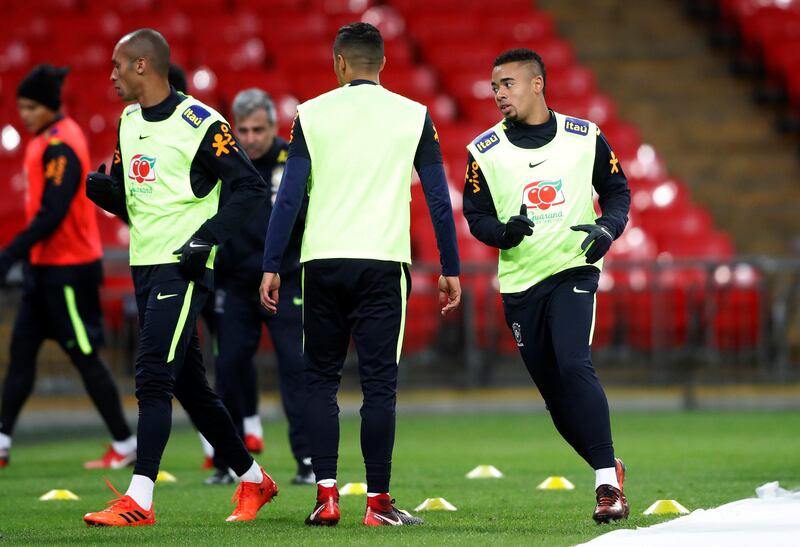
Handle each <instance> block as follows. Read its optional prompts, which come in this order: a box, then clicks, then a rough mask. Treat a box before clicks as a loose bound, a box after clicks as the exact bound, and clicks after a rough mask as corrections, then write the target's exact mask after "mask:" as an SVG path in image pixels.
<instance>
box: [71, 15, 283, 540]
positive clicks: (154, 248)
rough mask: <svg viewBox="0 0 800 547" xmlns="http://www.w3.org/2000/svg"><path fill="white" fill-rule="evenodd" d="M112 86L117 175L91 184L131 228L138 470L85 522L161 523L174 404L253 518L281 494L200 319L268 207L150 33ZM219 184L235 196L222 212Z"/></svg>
mask: <svg viewBox="0 0 800 547" xmlns="http://www.w3.org/2000/svg"><path fill="white" fill-rule="evenodd" d="M112 64H113V69H112V71H111V81H112V82H113V83H114V87H115V88H116V90H117V94H118V95H119V96H120V98H122V100H123V101H126V102H133V101H135V103H136V104H132V105H129V106H128V107H126V108H125V110H124V111H123V113H122V116H121V118H120V123H119V141H118V145H117V148H116V150H115V154H114V161H113V164H112V168H111V172H110V174H105V172H104V171H105V168H104V166H101V168H100V170H99V172H94V173H90V174H89V176H88V178H87V192H88V195H89V197H90V198H91V199H92V200H93V201H95V203H97V204H98V205H100V206H101V207H103V208H104V209H106V210H107V211H110V212H112V213H115V214H119V215H123V216H124V215H127V217H128V219H129V222H130V229H131V242H130V263H131V271H132V274H133V280H134V288H135V291H136V301H137V305H138V308H139V327H140V337H139V348H138V352H137V357H136V397H137V399H138V401H139V429H138V433H137V439H138V444H139V450H138V460H137V462H136V466H135V467H134V471H133V477H132V479H131V483H130V486H129V487H128V490H127V493H126V494H125V495H124V496H120V497H119V499H117V500H115V501H114V503H112V504H111V506H109V507H108V508H106V509H105V510H103V511H99V512H96V513H87V514H86V515H85V516H84V521H85V522H86V523H87V524H89V525H99V526H131V525H134V526H138V525H150V524H154V523H155V516H154V513H153V486H154V482H155V479H156V475H157V474H158V467H159V464H160V461H161V455H162V453H163V451H164V447H165V446H166V444H167V440H168V438H169V433H170V428H171V424H172V397H173V396H175V398H177V399H178V401H180V403H181V404H182V405H183V407H184V409H186V411H187V413H188V414H189V416H190V417H191V419H192V422H193V423H194V424H195V425H196V426H197V427H198V428H199V430H200V432H201V433H202V434H203V436H205V438H207V439H208V440H209V442H211V444H212V445H213V446H214V449H215V450H216V451H217V453H219V454H220V455H221V456H222V457H223V458H225V461H226V462H228V465H229V466H230V467H231V468H232V469H233V470H234V472H235V473H236V474H237V476H238V477H239V479H240V481H241V482H240V484H239V486H238V488H237V491H236V493H235V495H234V500H235V502H236V507H235V509H234V511H233V513H232V514H231V515H230V516H229V517H228V519H227V520H228V521H241V520H252V519H255V517H256V513H257V511H258V510H259V509H260V508H261V506H263V505H264V504H265V503H267V502H268V501H270V500H271V499H272V498H273V497H274V496H275V495H276V494H277V492H278V487H277V485H276V484H275V482H274V481H273V480H272V478H271V477H270V476H269V475H267V474H266V473H265V472H264V470H263V469H262V468H261V467H259V465H258V464H257V463H256V462H255V461H254V460H253V458H252V457H251V456H250V454H249V453H248V452H247V450H246V449H245V447H244V444H243V443H242V440H241V438H240V436H239V435H238V433H237V431H236V428H235V427H234V425H233V422H232V421H231V417H230V415H229V414H228V412H227V410H225V406H224V405H223V404H222V401H221V400H220V398H219V397H218V396H217V395H216V393H214V391H213V390H212V389H211V387H210V386H209V385H208V381H207V380H206V375H205V369H204V368H203V362H202V354H201V352H200V347H199V343H198V338H197V315H198V313H199V310H200V309H201V308H202V307H203V304H204V303H205V301H206V299H207V298H208V295H209V292H210V291H211V288H212V286H213V270H212V269H211V266H212V265H213V263H214V254H215V249H216V245H217V244H219V243H221V242H223V241H224V240H226V239H227V238H228V237H229V236H230V235H231V234H232V233H234V232H235V231H236V230H237V229H238V226H239V224H240V222H241V220H242V219H244V218H247V216H248V215H249V214H250V213H251V212H252V211H253V210H255V209H256V208H258V207H259V206H261V205H262V204H263V201H264V197H265V195H266V185H265V183H264V181H263V179H262V178H261V176H260V175H259V174H258V172H257V171H256V170H255V168H254V167H253V165H252V163H250V160H249V159H247V156H246V155H245V154H244V152H243V151H242V149H241V147H240V146H239V143H238V141H237V140H236V138H235V136H234V135H233V132H232V131H231V128H230V126H229V125H228V123H227V122H226V121H225V120H224V119H223V118H222V116H220V115H219V114H218V113H217V112H216V111H214V110H213V109H211V108H210V107H208V106H206V105H204V104H202V103H200V102H199V101H197V100H195V99H193V98H191V97H188V96H186V95H181V94H178V93H177V92H176V91H175V90H174V89H173V88H171V87H170V85H169V83H168V81H167V71H168V68H169V45H168V44H167V42H166V40H165V39H164V37H163V36H162V35H161V34H159V33H158V32H156V31H154V30H152V29H139V30H136V31H134V32H132V33H130V34H127V35H125V36H124V37H123V38H122V39H121V40H120V41H119V42H118V43H117V45H116V46H115V48H114V52H113V56H112ZM220 185H222V186H227V187H229V188H230V191H231V197H230V199H229V200H228V201H227V203H226V204H225V205H224V206H223V207H220V206H219V193H220Z"/></svg>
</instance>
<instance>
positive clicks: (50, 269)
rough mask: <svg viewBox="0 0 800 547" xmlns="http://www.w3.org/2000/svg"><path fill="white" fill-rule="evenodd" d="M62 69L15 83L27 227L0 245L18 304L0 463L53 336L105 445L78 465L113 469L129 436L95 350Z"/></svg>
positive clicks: (98, 341) (125, 452) (89, 231)
mask: <svg viewBox="0 0 800 547" xmlns="http://www.w3.org/2000/svg"><path fill="white" fill-rule="evenodd" d="M67 72H68V71H67V69H66V68H60V67H55V66H52V65H38V66H36V67H34V68H33V70H31V72H30V73H29V74H28V75H27V76H26V77H25V78H24V79H23V80H22V82H21V83H20V84H19V87H18V88H17V109H18V111H19V115H20V118H21V120H22V123H23V125H24V126H25V130H26V131H28V132H29V133H30V134H31V135H34V137H33V139H32V140H31V141H30V142H29V143H28V145H27V148H26V150H25V160H24V161H25V173H26V179H27V183H28V188H27V195H26V200H25V217H26V220H27V226H26V228H25V229H24V230H22V231H21V232H20V233H19V234H17V236H16V237H15V238H14V239H13V241H12V242H11V243H10V244H9V245H8V246H7V247H6V248H5V249H3V250H2V251H0V283H4V282H5V278H6V275H7V273H8V270H9V269H10V268H11V266H13V265H14V263H16V262H18V261H21V260H24V261H25V262H26V264H25V266H26V267H25V282H24V288H23V294H22V301H21V303H20V305H19V309H18V312H17V317H16V321H15V322H14V328H13V331H12V334H11V348H10V364H9V367H8V372H7V373H6V378H5V382H4V383H3V392H2V402H1V403H0V468H3V467H6V466H7V465H8V464H9V461H10V460H9V455H10V450H11V435H12V433H13V432H14V426H15V424H16V422H17V418H18V416H19V413H20V410H21V409H22V406H23V405H24V404H25V401H26V400H27V399H28V397H29V396H30V394H31V391H32V389H33V381H34V376H35V374H36V355H37V354H38V352H39V348H40V347H41V346H42V343H43V342H44V340H45V339H47V338H54V339H55V340H56V341H57V342H58V344H59V345H60V346H61V348H62V349H63V350H64V351H65V352H66V353H67V355H68V356H69V358H70V360H71V361H72V363H73V364H74V365H75V368H77V369H78V372H79V373H80V375H81V379H82V380H83V383H84V385H85V386H86V391H87V392H88V393H89V397H90V398H91V399H92V402H94V404H95V406H96V407H97V410H98V411H99V412H100V416H101V417H102V418H103V421H104V422H105V424H106V426H107V427H108V429H109V431H110V432H111V436H112V438H113V442H112V444H111V446H110V447H109V449H108V451H107V452H106V453H105V454H104V455H103V456H102V457H101V458H100V459H98V460H94V461H91V462H86V463H85V464H84V466H85V467H87V468H119V467H123V466H125V465H128V464H130V463H132V462H133V461H135V460H136V437H134V436H132V434H131V430H130V428H129V427H128V424H127V423H126V422H125V417H124V415H123V413H122V405H121V404H120V398H119V392H118V391H117V387H116V385H115V384H114V380H113V379H112V377H111V374H110V372H109V370H108V367H106V365H105V364H104V363H103V361H102V359H101V358H100V355H99V353H98V349H99V347H100V346H101V345H102V343H103V315H102V311H101V309H100V293H99V288H100V284H101V283H102V277H103V273H102V263H101V257H102V254H103V251H102V247H101V244H100V234H99V231H98V229H97V219H96V216H95V215H96V210H95V207H94V205H93V204H92V203H91V202H90V201H89V200H88V199H87V198H86V195H85V192H84V188H83V187H84V179H85V177H86V174H87V173H88V171H89V169H88V167H89V148H88V145H87V143H86V138H85V137H84V135H83V132H82V131H81V129H80V128H79V127H78V125H77V124H76V123H75V121H73V120H72V119H70V118H68V117H64V116H62V115H61V113H60V108H61V86H62V84H63V83H64V77H65V76H66V74H67Z"/></svg>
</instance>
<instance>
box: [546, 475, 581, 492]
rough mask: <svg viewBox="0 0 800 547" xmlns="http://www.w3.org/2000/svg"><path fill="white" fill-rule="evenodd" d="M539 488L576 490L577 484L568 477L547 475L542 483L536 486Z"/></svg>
mask: <svg viewBox="0 0 800 547" xmlns="http://www.w3.org/2000/svg"><path fill="white" fill-rule="evenodd" d="M536 489H537V490H575V485H574V484H572V483H571V482H569V481H568V480H567V478H566V477H547V478H546V479H545V480H544V481H543V482H542V484H540V485H539V486H537V487H536Z"/></svg>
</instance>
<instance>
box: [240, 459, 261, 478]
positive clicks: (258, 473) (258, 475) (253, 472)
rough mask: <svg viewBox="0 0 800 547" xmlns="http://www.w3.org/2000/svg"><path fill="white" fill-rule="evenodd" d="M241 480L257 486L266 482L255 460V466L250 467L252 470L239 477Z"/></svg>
mask: <svg viewBox="0 0 800 547" xmlns="http://www.w3.org/2000/svg"><path fill="white" fill-rule="evenodd" d="M239 480H240V481H242V482H254V483H256V484H258V483H260V482H261V481H262V480H264V475H262V474H261V468H260V467H259V466H258V464H257V463H256V461H255V460H253V465H251V466H250V469H248V470H247V471H246V472H245V473H244V475H240V476H239Z"/></svg>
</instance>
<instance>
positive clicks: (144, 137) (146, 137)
mask: <svg viewBox="0 0 800 547" xmlns="http://www.w3.org/2000/svg"><path fill="white" fill-rule="evenodd" d="M149 138H150V135H139V140H142V139H149Z"/></svg>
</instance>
